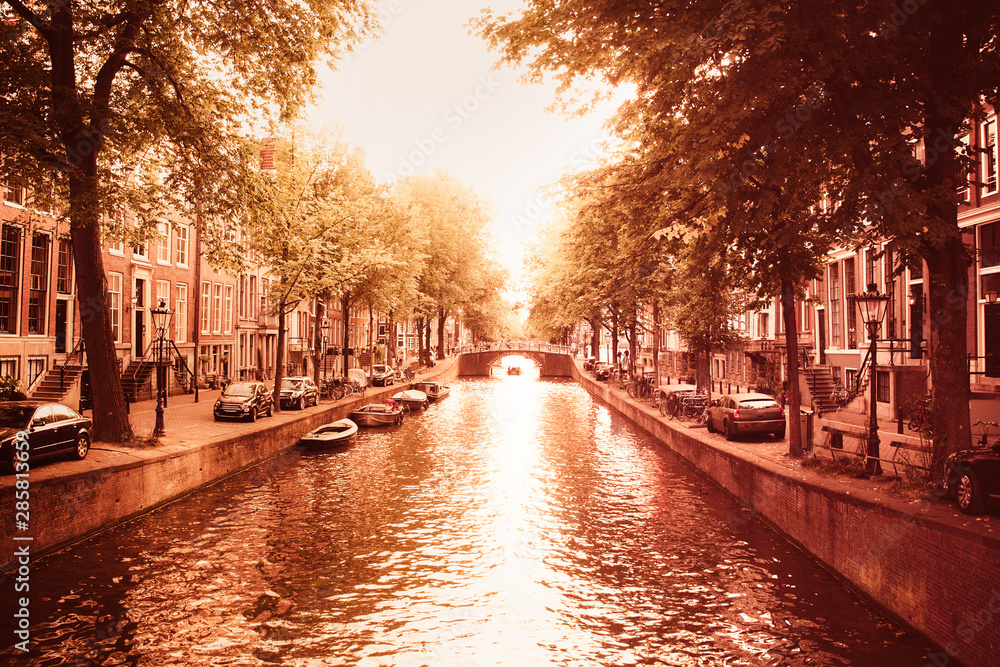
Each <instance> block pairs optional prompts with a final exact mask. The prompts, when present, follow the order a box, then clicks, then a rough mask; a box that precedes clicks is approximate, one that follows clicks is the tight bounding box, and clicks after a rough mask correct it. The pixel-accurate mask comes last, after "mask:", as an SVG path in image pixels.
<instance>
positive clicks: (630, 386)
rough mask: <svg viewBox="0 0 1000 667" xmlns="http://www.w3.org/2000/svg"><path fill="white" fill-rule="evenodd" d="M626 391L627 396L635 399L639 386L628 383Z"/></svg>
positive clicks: (634, 383)
mask: <svg viewBox="0 0 1000 667" xmlns="http://www.w3.org/2000/svg"><path fill="white" fill-rule="evenodd" d="M626 391H627V392H628V395H629V396H631V397H632V398H635V397H636V396H638V395H639V385H638V383H636V382H629V383H628V388H627V389H626Z"/></svg>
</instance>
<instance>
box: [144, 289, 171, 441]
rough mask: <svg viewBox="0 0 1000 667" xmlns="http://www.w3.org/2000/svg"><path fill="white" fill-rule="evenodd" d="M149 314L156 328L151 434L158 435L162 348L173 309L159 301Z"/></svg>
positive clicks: (163, 374)
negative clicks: (154, 407)
mask: <svg viewBox="0 0 1000 667" xmlns="http://www.w3.org/2000/svg"><path fill="white" fill-rule="evenodd" d="M149 314H150V315H152V316H153V328H154V329H156V425H155V426H154V427H153V435H154V436H155V437H159V436H161V435H163V433H164V430H163V409H164V407H166V403H167V395H166V394H167V383H166V379H167V378H166V372H165V371H166V368H165V367H164V366H163V357H164V352H165V350H164V348H165V347H166V342H167V340H168V338H167V329H168V328H169V327H170V318H171V316H173V314H174V311H172V310H170V309H169V308H167V304H166V303H165V302H163V301H160V303H159V305H158V306H157V307H156V308H153V309H152V310H150V311H149Z"/></svg>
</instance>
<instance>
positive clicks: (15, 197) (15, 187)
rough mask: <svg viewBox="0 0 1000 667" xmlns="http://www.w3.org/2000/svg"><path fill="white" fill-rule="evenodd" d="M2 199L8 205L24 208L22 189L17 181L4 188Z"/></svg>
mask: <svg viewBox="0 0 1000 667" xmlns="http://www.w3.org/2000/svg"><path fill="white" fill-rule="evenodd" d="M3 199H4V201H5V202H7V203H8V204H13V205H15V206H24V187H22V186H21V184H20V183H19V182H18V181H11V182H9V183H7V184H6V185H5V186H4V190H3Z"/></svg>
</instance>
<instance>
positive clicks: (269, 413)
mask: <svg viewBox="0 0 1000 667" xmlns="http://www.w3.org/2000/svg"><path fill="white" fill-rule="evenodd" d="M267 416H268V417H273V416H274V404H273V403H268V404H267Z"/></svg>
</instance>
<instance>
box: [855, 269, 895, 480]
mask: <svg viewBox="0 0 1000 667" xmlns="http://www.w3.org/2000/svg"><path fill="white" fill-rule="evenodd" d="M854 301H855V302H856V303H857V304H858V305H859V306H861V317H862V318H863V319H864V321H865V327H867V329H868V340H869V341H870V342H869V348H868V357H869V358H870V359H871V370H870V371H869V372H870V373H871V374H870V375H869V376H868V377H869V387H870V388H871V409H870V411H869V412H870V414H869V416H868V419H869V421H868V450H867V452H866V453H865V475H867V476H869V477H871V476H873V475H881V474H882V465H881V462H880V461H879V452H878V446H879V439H878V415H877V411H878V404H877V399H878V396H877V393H878V392H877V391H876V389H877V387H876V381H875V355H876V353H877V351H878V346H877V343H878V333H879V329H881V328H882V320H883V319H884V318H885V311H886V307H887V306H888V305H889V296H888V295H887V294H879V291H878V286H877V285H876V284H875V283H868V290H867V291H866V292H865V293H864V294H859V295H857V296H855V297H854Z"/></svg>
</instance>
